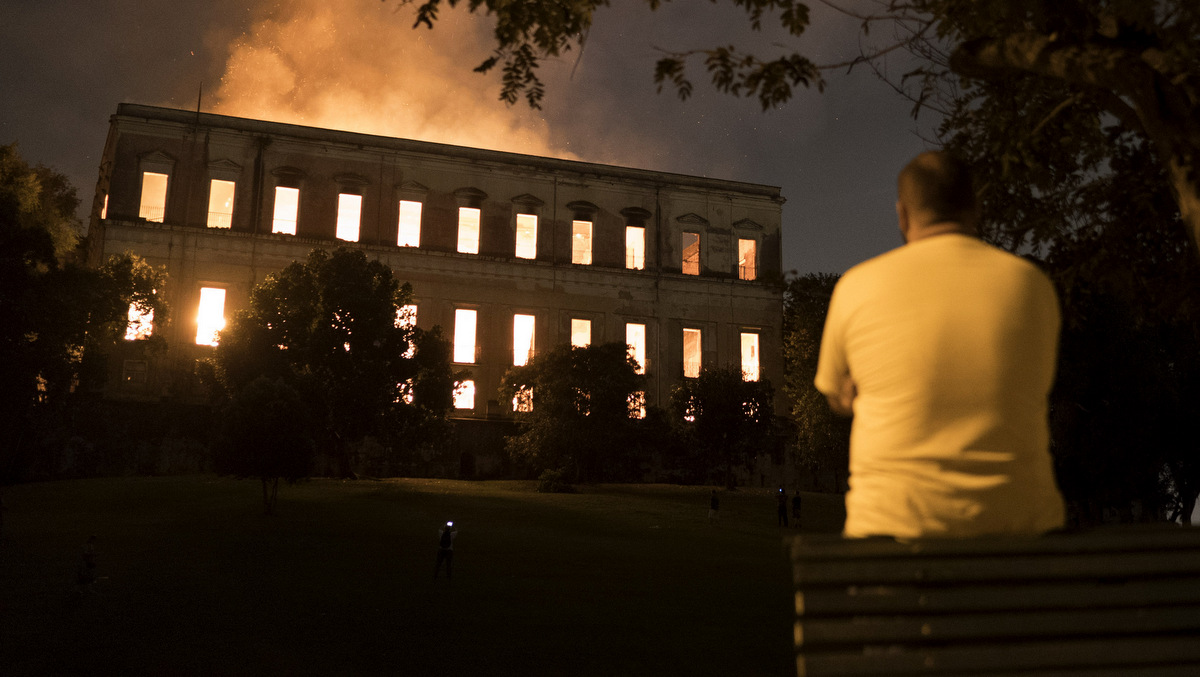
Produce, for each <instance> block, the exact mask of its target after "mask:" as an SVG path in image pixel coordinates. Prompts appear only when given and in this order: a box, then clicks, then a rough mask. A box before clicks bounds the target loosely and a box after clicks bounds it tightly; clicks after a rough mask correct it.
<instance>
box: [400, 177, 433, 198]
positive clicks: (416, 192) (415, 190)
mask: <svg viewBox="0 0 1200 677" xmlns="http://www.w3.org/2000/svg"><path fill="white" fill-rule="evenodd" d="M396 192H397V193H398V194H399V195H400V199H402V200H412V201H414V202H424V201H425V196H426V195H428V194H429V186H426V185H425V184H422V183H417V182H416V181H403V182H401V183H398V184H396Z"/></svg>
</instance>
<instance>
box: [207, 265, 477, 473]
mask: <svg viewBox="0 0 1200 677" xmlns="http://www.w3.org/2000/svg"><path fill="white" fill-rule="evenodd" d="M411 298H412V291H411V288H410V287H409V286H408V285H407V284H403V285H402V284H401V283H400V282H399V281H398V280H397V279H396V277H395V276H394V275H393V273H392V270H391V269H390V268H389V267H388V266H387V265H385V264H384V263H382V262H380V261H375V260H368V259H367V257H366V254H365V253H363V252H362V251H359V250H353V249H347V248H344V247H343V248H338V249H337V250H335V251H333V252H332V253H329V252H326V251H324V250H322V249H314V250H313V251H312V252H311V253H310V254H309V256H308V259H307V260H306V261H303V262H300V261H297V262H294V263H292V264H291V265H289V266H287V267H286V268H284V269H283V270H282V271H280V272H278V273H274V274H271V275H268V276H267V279H266V280H264V281H263V282H262V284H259V285H258V286H256V287H255V288H254V290H253V291H252V292H251V294H250V303H249V306H248V307H247V308H245V309H243V310H239V311H237V312H236V313H235V314H234V316H233V318H232V320H231V321H230V322H229V325H228V327H227V328H226V329H225V330H223V331H222V332H221V333H220V343H219V345H218V346H217V350H216V352H215V356H214V364H215V366H216V373H217V377H218V379H219V380H220V382H221V383H222V384H223V385H224V386H225V388H226V390H227V392H229V393H230V394H233V393H237V392H239V391H240V390H241V389H243V388H245V387H246V386H247V385H248V384H249V383H251V382H253V381H254V380H256V379H258V378H260V377H264V376H265V377H267V378H270V379H283V380H284V381H285V382H286V383H287V384H289V385H290V386H291V387H293V388H295V389H296V390H297V391H298V392H299V393H300V396H301V399H303V400H304V402H305V405H306V409H307V411H308V412H309V414H310V415H311V416H313V417H315V418H316V419H317V420H319V421H320V426H319V428H318V429H319V430H320V431H321V435H320V437H319V440H320V442H321V443H322V444H323V445H325V447H326V449H328V450H329V451H330V452H331V453H332V454H333V455H334V458H335V460H336V461H337V463H338V467H337V468H336V471H337V472H339V473H341V474H343V475H349V474H352V473H353V472H354V470H353V459H352V458H351V453H350V449H351V445H352V444H354V443H356V442H358V441H361V440H362V439H363V438H364V437H366V436H368V435H370V436H375V437H377V438H379V439H383V440H386V441H388V442H390V443H391V444H392V445H393V446H396V447H399V448H403V449H407V450H409V451H412V450H414V449H418V448H421V446H422V445H428V444H431V443H433V442H434V441H435V440H437V439H439V436H441V435H444V434H445V432H446V427H445V426H446V420H445V419H446V412H447V410H448V409H449V407H450V403H451V393H452V390H453V384H454V375H453V373H452V371H451V368H450V361H449V354H450V353H449V345H448V342H447V341H446V340H445V339H444V338H442V336H441V332H440V330H439V329H437V328H434V329H433V330H431V331H428V332H427V331H423V330H421V329H418V328H416V327H414V326H410V325H408V324H405V323H401V322H398V321H397V319H398V312H399V311H400V309H401V307H402V306H404V305H405V304H408V303H410V302H411Z"/></svg>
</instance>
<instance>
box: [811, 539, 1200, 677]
mask: <svg viewBox="0 0 1200 677" xmlns="http://www.w3.org/2000/svg"><path fill="white" fill-rule="evenodd" d="M791 554H792V563H793V572H794V579H795V584H796V624H795V640H796V652H797V670H798V673H799V675H801V677H806V676H812V675H885V674H886V675H967V674H970V675H984V674H986V675H989V676H992V677H999V676H1001V675H1013V676H1016V675H1021V676H1022V677H1029V676H1030V675H1055V676H1058V677H1068V676H1069V677H1076V676H1083V675H1097V676H1098V675H1113V676H1116V675H1122V676H1124V675H1138V676H1149V675H1200V529H1184V528H1173V527H1167V526H1164V527H1162V528H1157V527H1149V528H1138V529H1125V528H1118V529H1110V530H1102V531H1096V532H1089V533H1078V534H1055V535H1048V536H1043V537H1037V538H1016V537H1003V538H979V539H966V540H922V541H913V542H906V543H900V542H897V541H895V540H893V539H883V538H880V539H842V538H840V537H836V536H800V537H796V538H794V539H793V540H792V543H791Z"/></svg>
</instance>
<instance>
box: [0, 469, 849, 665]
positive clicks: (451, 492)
mask: <svg viewBox="0 0 1200 677" xmlns="http://www.w3.org/2000/svg"><path fill="white" fill-rule="evenodd" d="M708 492H709V490H708V489H707V488H702V487H675V486H664V485H652V486H641V485H602V486H595V487H584V488H583V489H582V490H581V492H580V493H577V494H569V495H568V494H538V493H536V492H535V491H533V485H532V483H527V482H459V481H449V480H404V479H400V480H386V481H347V482H343V481H337V480H314V481H310V482H306V483H303V484H299V485H296V486H283V487H281V488H280V500H279V506H278V512H279V514H278V515H277V516H275V517H265V516H263V515H262V514H261V513H262V505H261V494H260V490H259V484H258V483H257V482H254V481H250V480H244V481H236V480H230V479H219V478H216V477H211V476H200V477H184V478H138V479H105V480H81V481H70V482H51V483H42V484H28V485H19V486H15V487H9V488H7V489H5V490H4V501H5V507H6V508H7V510H6V511H5V514H4V532H3V534H2V535H0V675H4V676H5V677H16V676H18V675H342V674H367V675H376V674H378V675H424V674H445V675H605V676H608V675H739V676H745V675H777V676H783V675H794V674H795V663H794V660H793V653H792V627H791V626H792V613H793V610H792V597H791V578H790V570H789V564H788V561H787V558H786V556H785V554H784V551H783V547H782V541H783V536H784V535H785V534H786V533H788V532H787V531H786V530H783V529H780V528H778V527H776V525H775V521H776V520H775V504H774V499H773V497H772V496H771V495H770V493H769V492H766V491H762V490H754V489H742V490H739V491H737V492H732V493H723V494H722V502H721V508H722V510H721V521H720V523H719V524H717V525H709V524H708V522H707V510H708ZM804 498H805V501H806V502H805V508H806V519H805V525H804V528H805V530H806V531H807V530H813V531H836V530H838V529H840V526H841V523H840V520H841V514H840V500H841V499H840V497H838V496H824V495H819V494H805V495H804ZM447 519H453V520H454V521H455V523H456V525H457V526H458V527H459V528H460V531H459V534H458V538H457V540H456V542H455V552H456V555H455V562H454V580H453V583H451V582H449V581H447V580H446V579H445V578H444V577H443V578H440V579H438V580H436V581H434V580H432V575H433V564H434V555H435V553H436V549H437V535H438V529H439V526H440V525H441V524H442V523H444V522H445V521H446V520H447ZM89 534H95V535H96V536H97V539H98V540H97V561H98V574H99V575H100V576H101V577H102V580H100V581H99V582H97V583H96V585H95V592H94V594H89V595H85V596H83V597H82V598H77V596H76V592H75V582H74V577H75V570H76V566H77V564H78V561H79V557H80V547H81V545H82V544H83V542H84V541H85V540H86V539H87V536H88V535H89Z"/></svg>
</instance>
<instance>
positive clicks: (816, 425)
mask: <svg viewBox="0 0 1200 677" xmlns="http://www.w3.org/2000/svg"><path fill="white" fill-rule="evenodd" d="M838 279H839V276H838V275H833V274H830V273H812V274H808V275H804V276H802V277H797V278H794V279H792V280H789V281H788V286H787V290H786V291H785V292H784V307H783V308H784V310H783V360H784V374H785V378H786V381H785V383H784V387H783V389H784V393H785V394H786V395H787V397H788V406H789V408H790V412H791V416H792V422H793V423H794V425H795V427H796V450H797V452H798V454H799V460H800V464H801V465H803V466H806V467H808V468H810V469H811V470H812V471H813V472H815V473H818V476H819V475H820V474H824V473H830V474H832V475H833V478H834V484H835V486H834V487H833V489H834V490H835V491H839V490H842V489H844V488H845V487H844V484H845V479H846V477H847V475H848V474H849V472H850V466H849V464H850V419H848V418H845V417H842V416H838V415H837V414H834V413H833V411H832V410H831V409H830V408H829V403H828V402H827V401H826V399H825V396H824V395H823V394H821V393H820V392H819V391H818V390H817V388H816V386H814V385H813V380H814V379H815V378H816V376H817V358H818V357H819V356H820V353H821V335H822V333H823V332H824V329H825V316H826V315H827V314H828V313H829V298H830V296H831V295H832V294H833V288H834V285H836V284H837V281H838Z"/></svg>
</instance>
